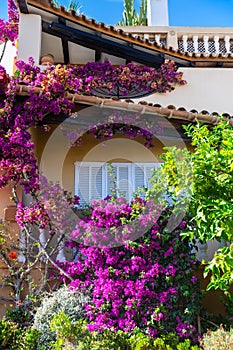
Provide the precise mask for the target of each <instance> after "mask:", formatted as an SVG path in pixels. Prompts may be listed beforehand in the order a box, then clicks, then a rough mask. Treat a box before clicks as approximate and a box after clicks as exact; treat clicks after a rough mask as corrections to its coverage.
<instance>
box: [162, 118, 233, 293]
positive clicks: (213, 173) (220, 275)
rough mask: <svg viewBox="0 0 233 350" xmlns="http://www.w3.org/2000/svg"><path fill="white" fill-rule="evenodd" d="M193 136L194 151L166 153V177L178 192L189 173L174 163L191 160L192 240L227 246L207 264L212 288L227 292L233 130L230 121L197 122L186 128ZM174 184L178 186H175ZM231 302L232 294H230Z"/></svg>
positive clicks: (232, 261) (232, 258)
mask: <svg viewBox="0 0 233 350" xmlns="http://www.w3.org/2000/svg"><path fill="white" fill-rule="evenodd" d="M186 129H187V132H188V134H189V136H191V137H192V144H193V146H194V147H195V149H194V152H188V151H187V150H183V151H181V150H177V149H169V150H168V152H167V153H166V154H164V156H163V158H164V166H163V174H164V175H165V177H164V178H165V179H166V182H167V184H168V186H169V188H170V189H171V190H172V189H173V190H174V188H175V190H176V192H179V191H180V190H181V189H183V183H184V181H185V178H187V176H186V175H187V174H184V173H182V171H181V169H178V168H177V166H176V164H175V163H174V159H177V154H179V156H180V155H182V157H183V159H189V161H190V165H191V167H190V168H191V169H190V175H189V176H188V178H189V190H188V192H189V195H190V208H189V213H188V215H189V217H190V221H189V231H188V233H187V234H186V236H188V237H189V238H190V239H191V240H192V239H193V238H197V239H199V240H200V241H201V242H207V241H208V240H212V239H216V240H217V241H219V242H221V244H223V243H224V246H223V247H222V248H219V249H218V251H217V252H216V253H215V255H214V258H213V260H212V261H211V262H210V263H209V264H208V265H207V268H206V273H205V275H207V274H208V273H209V272H210V273H211V281H210V284H209V286H208V289H210V288H215V289H217V288H220V289H222V290H223V291H225V292H227V291H228V290H229V289H230V287H231V286H232V284H233V275H232V271H233V245H232V243H233V226H232V221H233V201H232V198H233V185H232V184H233V166H232V155H233V128H232V124H231V123H230V122H229V121H228V120H224V119H222V120H221V121H220V122H219V123H218V124H217V125H215V126H213V127H212V128H208V127H207V126H206V125H202V124H199V123H197V125H190V126H188V127H187V128H186ZM174 185H175V187H174ZM229 297H230V298H231V299H232V295H231V294H230V293H229Z"/></svg>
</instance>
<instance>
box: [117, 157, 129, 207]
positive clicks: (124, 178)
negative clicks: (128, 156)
mask: <svg viewBox="0 0 233 350" xmlns="http://www.w3.org/2000/svg"><path fill="white" fill-rule="evenodd" d="M130 165H131V164H130V163H129V164H127V163H124V164H119V165H117V187H118V190H119V195H120V196H122V195H123V197H124V198H126V199H127V200H128V201H129V200H130V194H131V193H130V192H131V191H130V190H131V188H132V183H131V181H130V180H131V179H130V170H131V169H130Z"/></svg>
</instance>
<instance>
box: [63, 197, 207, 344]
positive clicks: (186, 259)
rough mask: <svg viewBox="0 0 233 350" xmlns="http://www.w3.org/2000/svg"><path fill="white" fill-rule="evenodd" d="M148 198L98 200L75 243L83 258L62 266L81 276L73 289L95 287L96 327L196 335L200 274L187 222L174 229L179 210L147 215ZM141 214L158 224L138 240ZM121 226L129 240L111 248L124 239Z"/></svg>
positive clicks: (91, 309)
mask: <svg viewBox="0 0 233 350" xmlns="http://www.w3.org/2000/svg"><path fill="white" fill-rule="evenodd" d="M148 203H149V202H146V201H144V200H142V199H139V198H137V199H135V200H133V201H132V202H131V203H130V204H129V203H127V202H126V200H124V199H122V198H117V199H115V200H113V199H112V198H110V197H109V198H108V199H106V200H102V201H94V202H93V206H92V207H91V210H90V213H89V215H87V216H85V217H84V218H83V220H82V222H80V225H79V227H78V228H77V229H76V230H74V231H73V232H72V235H71V236H72V240H71V241H70V242H68V243H67V244H68V245H69V246H72V247H73V248H76V249H77V252H78V257H77V258H76V259H75V261H74V262H66V263H64V264H63V265H62V266H63V268H64V269H65V270H66V272H67V274H69V275H70V276H72V278H73V281H72V282H71V284H70V286H71V287H72V288H74V289H76V288H91V290H92V301H91V303H89V304H88V305H87V308H86V309H87V315H88V317H89V326H88V327H89V329H90V330H100V329H101V328H111V329H112V328H114V329H115V330H124V331H132V330H133V329H134V328H135V327H139V328H140V329H142V330H144V331H145V332H149V333H150V334H152V335H153V336H155V337H157V336H159V335H162V334H166V333H169V332H174V330H175V331H176V333H177V335H178V336H179V337H180V338H192V339H194V338H195V337H196V335H197V331H196V328H195V325H196V317H197V314H198V313H199V312H200V293H199V288H198V283H197V278H196V277H195V276H194V275H193V267H194V262H195V259H194V255H192V254H190V246H189V242H188V239H186V240H181V236H180V231H181V230H185V228H186V222H185V221H182V222H181V223H180V225H179V227H177V229H175V230H174V231H173V232H170V233H168V232H166V224H167V219H168V218H169V217H170V215H171V211H170V210H171V208H170V209H169V208H167V209H165V210H163V209H162V208H160V207H158V206H155V205H153V204H152V203H150V205H149V208H150V209H149V211H147V215H145V213H144V210H145V208H146V206H147V205H148ZM148 212H149V216H150V220H147V219H148ZM156 215H157V218H156ZM152 217H153V221H152V220H151V218H152ZM137 218H140V219H141V224H142V225H144V226H148V222H150V228H148V230H147V232H146V233H145V234H144V235H142V236H141V237H139V238H138V239H134V240H132V237H133V236H134V238H135V236H136V235H137V232H136V230H137V227H138V225H139V223H138V221H137ZM132 222H137V224H136V227H135V226H133V225H132ZM152 223H153V224H152ZM100 228H102V229H103V231H100ZM120 228H121V229H122V231H123V233H122V235H123V236H125V237H124V243H122V242H121V244H119V246H116V247H113V248H111V247H110V245H109V242H111V243H112V242H115V243H119V237H120V236H121V235H120ZM129 228H131V229H129ZM96 233H97V234H96ZM127 238H128V240H127ZM77 241H78V242H80V241H82V242H83V243H84V244H81V243H77ZM104 245H105V246H104Z"/></svg>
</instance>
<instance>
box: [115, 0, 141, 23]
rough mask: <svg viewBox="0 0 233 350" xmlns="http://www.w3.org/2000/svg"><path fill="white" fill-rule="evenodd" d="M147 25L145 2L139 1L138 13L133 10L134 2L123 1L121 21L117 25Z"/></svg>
mask: <svg viewBox="0 0 233 350" xmlns="http://www.w3.org/2000/svg"><path fill="white" fill-rule="evenodd" d="M146 24H147V1H146V0H141V4H140V10H139V13H137V12H136V10H135V2H134V0H124V11H123V19H122V20H121V21H119V22H118V23H117V25H120V26H139V25H144V26H145V25H146Z"/></svg>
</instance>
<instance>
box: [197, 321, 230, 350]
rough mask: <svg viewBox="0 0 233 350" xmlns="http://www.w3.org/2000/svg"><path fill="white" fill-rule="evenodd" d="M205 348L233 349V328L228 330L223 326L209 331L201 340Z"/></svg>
mask: <svg viewBox="0 0 233 350" xmlns="http://www.w3.org/2000/svg"><path fill="white" fill-rule="evenodd" d="M201 346H202V347H203V348H204V350H212V349H214V350H232V349H233V328H232V329H231V330H230V331H226V330H225V329H224V328H223V327H222V326H221V327H219V328H218V329H217V330H216V331H210V330H209V331H208V332H207V333H206V334H205V335H204V337H203V338H202V341H201Z"/></svg>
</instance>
